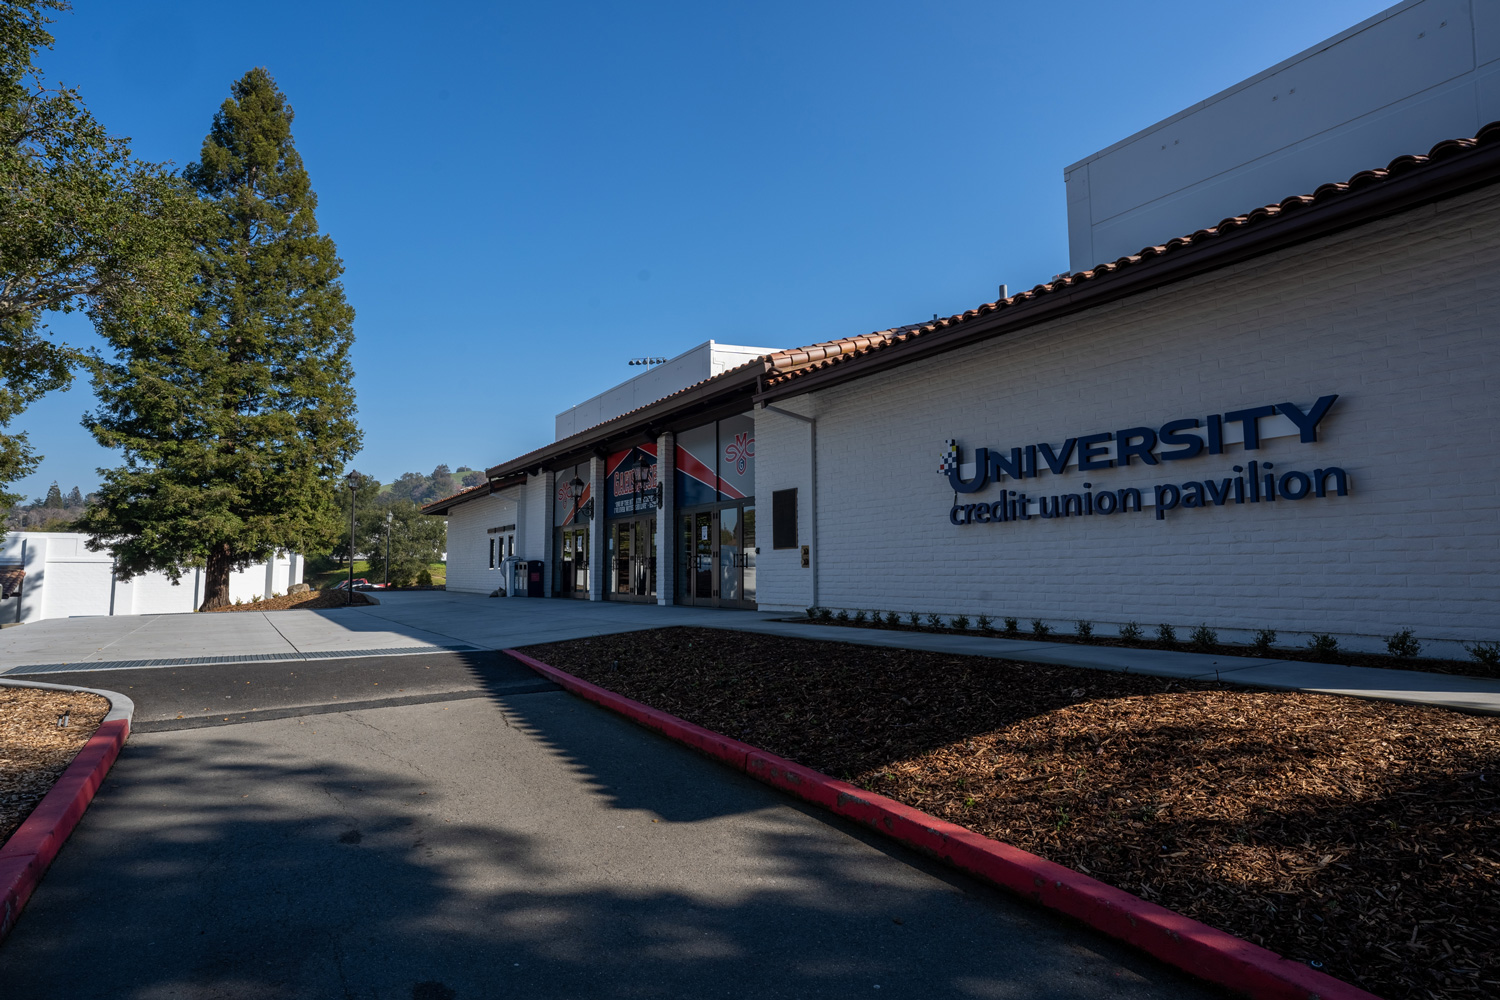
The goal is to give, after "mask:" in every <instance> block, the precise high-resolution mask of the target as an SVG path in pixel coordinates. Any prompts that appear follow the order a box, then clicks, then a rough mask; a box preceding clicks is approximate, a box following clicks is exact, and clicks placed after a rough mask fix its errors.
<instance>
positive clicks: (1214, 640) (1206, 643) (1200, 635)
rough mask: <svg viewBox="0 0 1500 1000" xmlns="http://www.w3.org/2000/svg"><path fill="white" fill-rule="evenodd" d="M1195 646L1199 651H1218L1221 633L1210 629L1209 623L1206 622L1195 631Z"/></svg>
mask: <svg viewBox="0 0 1500 1000" xmlns="http://www.w3.org/2000/svg"><path fill="white" fill-rule="evenodd" d="M1193 645H1194V646H1196V647H1198V648H1199V649H1218V648H1219V633H1217V632H1215V631H1214V630H1213V629H1211V628H1209V627H1208V623H1207V622H1204V623H1203V624H1202V625H1199V626H1198V627H1197V628H1195V629H1193Z"/></svg>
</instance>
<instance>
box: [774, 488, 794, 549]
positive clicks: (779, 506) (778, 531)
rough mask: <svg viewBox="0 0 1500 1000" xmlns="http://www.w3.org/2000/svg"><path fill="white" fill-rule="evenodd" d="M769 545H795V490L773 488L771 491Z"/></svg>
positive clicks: (786, 547)
mask: <svg viewBox="0 0 1500 1000" xmlns="http://www.w3.org/2000/svg"><path fill="white" fill-rule="evenodd" d="M771 547H772V548H774V549H795V548H796V547H797V491H796V489H790V490H774V491H772V493H771Z"/></svg>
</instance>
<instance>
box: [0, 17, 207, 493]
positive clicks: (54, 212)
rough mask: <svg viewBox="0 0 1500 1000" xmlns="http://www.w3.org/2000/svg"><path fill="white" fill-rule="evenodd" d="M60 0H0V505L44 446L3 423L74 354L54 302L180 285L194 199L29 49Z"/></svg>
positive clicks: (45, 38) (89, 305)
mask: <svg viewBox="0 0 1500 1000" xmlns="http://www.w3.org/2000/svg"><path fill="white" fill-rule="evenodd" d="M67 9H68V4H67V3H66V2H65V0H4V2H0V514H3V513H4V511H5V510H6V509H8V508H9V507H10V506H12V505H13V504H15V503H17V502H19V500H20V497H18V496H16V495H14V494H12V493H8V492H5V491H4V489H3V487H4V486H5V485H6V484H8V483H12V482H14V481H15V480H17V479H19V478H21V477H22V476H25V475H27V474H29V473H30V472H32V471H33V470H34V469H35V468H36V465H37V462H38V461H39V460H40V458H41V456H39V455H37V454H36V453H35V452H34V451H32V448H31V445H30V444H29V442H28V441H27V438H26V434H25V433H5V432H4V428H6V427H7V426H9V424H10V422H11V421H12V420H14V419H15V418H16V417H17V416H18V415H19V414H20V413H21V412H22V411H23V410H24V409H25V408H26V407H27V406H28V405H29V404H31V403H32V402H34V401H35V400H37V399H38V398H40V397H41V396H42V395H44V394H45V393H48V392H51V391H53V390H55V389H61V388H65V387H66V386H67V385H68V383H69V382H70V381H71V380H72V377H73V365H74V363H75V361H76V360H77V355H76V354H75V352H73V351H72V350H70V349H68V348H67V347H65V346H63V345H61V344H58V343H56V342H54V341H52V340H51V339H49V338H48V337H47V336H46V335H45V326H44V324H43V322H42V317H43V316H44V315H45V314H46V313H48V312H51V311H62V312H69V311H72V310H73V309H76V308H83V309H86V310H90V311H92V310H94V309H95V308H96V307H98V306H99V305H100V304H101V303H103V302H108V301H113V300H119V299H121V298H123V297H130V296H146V297H164V296H170V295H172V294H174V293H180V292H181V290H182V289H183V287H184V280H185V276H186V275H187V274H188V272H189V270H190V267H191V261H192V252H191V247H190V246H189V245H188V244H187V241H186V240H185V239H183V236H182V228H183V226H184V224H185V222H186V220H185V219H184V217H183V215H184V213H191V212H192V210H193V207H194V201H195V200H194V199H192V198H189V197H183V192H182V190H181V187H182V186H181V185H180V184H179V183H178V182H177V181H176V179H175V178H173V177H171V176H169V175H168V173H167V172H166V171H165V170H164V169H163V168H161V167H160V166H157V165H154V164H149V163H142V162H140V161H137V160H135V159H133V158H132V157H131V155H130V147H129V143H128V141H127V140H125V139H122V138H118V137H114V136H111V135H109V134H108V132H106V131H105V129H104V127H103V126H102V125H100V124H99V123H98V122H97V121H95V120H94V118H93V117H92V116H91V115H90V114H89V112H88V109H87V108H85V107H84V105H83V102H82V100H81V99H80V97H79V95H78V93H77V92H76V91H74V90H70V89H68V88H66V87H51V86H48V85H47V83H46V81H45V80H44V79H43V77H42V75H41V73H40V71H38V70H37V68H36V67H35V66H34V65H33V64H32V59H33V57H34V56H35V55H36V53H37V52H38V51H39V50H41V49H46V48H51V46H52V42H53V38H52V35H51V33H50V32H48V31H47V25H49V24H50V23H51V20H52V19H51V18H50V17H49V16H48V15H49V14H50V13H52V12H53V11H61V10H67Z"/></svg>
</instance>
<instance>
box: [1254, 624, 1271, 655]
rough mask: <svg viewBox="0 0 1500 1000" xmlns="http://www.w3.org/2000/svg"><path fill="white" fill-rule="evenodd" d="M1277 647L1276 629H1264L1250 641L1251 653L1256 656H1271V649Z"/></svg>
mask: <svg viewBox="0 0 1500 1000" xmlns="http://www.w3.org/2000/svg"><path fill="white" fill-rule="evenodd" d="M1274 645H1276V630H1275V629H1274V628H1263V629H1261V630H1260V631H1258V632H1256V633H1255V638H1254V639H1251V640H1250V652H1252V653H1254V654H1255V655H1256V656H1270V655H1271V647H1272V646H1274Z"/></svg>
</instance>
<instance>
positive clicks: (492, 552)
mask: <svg viewBox="0 0 1500 1000" xmlns="http://www.w3.org/2000/svg"><path fill="white" fill-rule="evenodd" d="M494 568H495V540H494V539H493V538H491V539H490V569H494Z"/></svg>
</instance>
